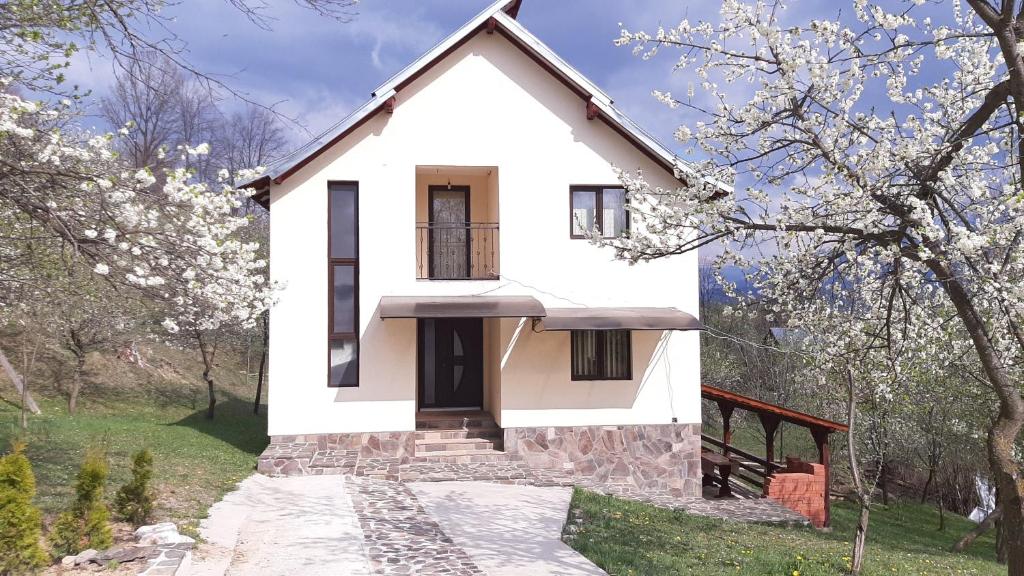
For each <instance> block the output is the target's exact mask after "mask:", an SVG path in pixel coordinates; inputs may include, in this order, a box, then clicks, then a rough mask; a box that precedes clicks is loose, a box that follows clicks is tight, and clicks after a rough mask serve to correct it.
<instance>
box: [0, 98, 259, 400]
mask: <svg viewBox="0 0 1024 576" xmlns="http://www.w3.org/2000/svg"><path fill="white" fill-rule="evenodd" d="M67 109H68V106H67V105H66V104H60V105H58V106H56V107H47V106H45V105H42V104H38V103H33V102H28V101H26V100H24V99H22V98H20V97H18V96H16V95H13V94H10V93H0V182H3V183H5V186H3V187H0V214H2V215H3V222H4V227H5V236H4V238H3V240H2V241H0V250H2V251H3V252H4V253H5V254H11V255H12V256H14V255H18V254H19V253H20V252H23V251H25V250H28V249H29V247H32V246H34V245H38V244H44V245H46V246H48V247H49V249H50V250H51V251H52V252H55V253H58V254H62V255H63V256H64V257H66V258H68V259H74V260H78V261H83V260H84V261H86V262H88V263H89V267H90V268H91V269H92V271H93V272H94V273H95V274H96V275H99V276H101V277H103V278H104V279H105V280H106V281H107V282H109V283H111V284H112V285H114V286H117V287H120V288H121V289H123V291H125V293H131V292H141V293H143V294H145V295H146V297H147V299H149V300H150V301H152V302H156V303H159V304H161V306H160V309H161V310H163V311H164V314H165V317H164V319H163V321H162V324H163V326H164V328H165V329H166V330H168V331H169V332H172V333H175V332H179V331H182V330H186V331H191V332H194V333H197V334H198V333H200V332H202V331H205V330H213V329H216V328H218V327H220V326H222V325H225V324H232V323H234V324H240V325H252V324H253V323H254V322H255V321H256V319H258V317H259V314H260V313H261V312H262V311H263V310H265V309H266V308H267V307H268V306H269V305H270V303H271V300H272V298H273V287H272V286H269V285H268V284H267V282H266V280H265V275H264V274H263V272H262V271H263V269H264V268H265V267H266V261H265V260H264V259H263V258H261V257H260V255H259V253H258V244H257V243H255V242H247V241H244V240H242V239H241V236H240V231H241V230H242V229H243V228H244V227H245V226H246V225H247V224H248V222H249V218H250V217H247V216H239V215H237V214H238V208H239V207H241V206H242V202H243V200H244V199H245V198H246V195H247V192H245V191H242V190H238V189H235V188H234V187H233V186H232V185H231V183H230V182H231V180H230V175H229V174H228V173H227V172H226V171H222V172H221V173H220V175H219V183H218V185H217V186H215V187H214V186H210V185H207V184H204V183H197V182H194V181H193V180H192V179H191V174H190V172H189V171H188V170H187V169H185V168H176V169H172V170H168V171H167V172H166V176H165V178H163V179H162V180H163V183H162V184H161V185H157V183H156V178H155V176H154V175H153V174H152V173H151V172H150V171H149V170H148V169H142V170H134V169H129V168H126V165H125V163H123V162H121V161H120V159H119V158H118V155H117V153H116V152H115V148H114V144H115V142H116V138H117V136H115V135H103V136H96V135H90V134H88V133H82V132H78V131H76V130H74V129H68V128H67V127H66V124H67V119H68V114H69V112H68V110H67ZM208 148H209V147H208V146H207V145H200V146H198V147H196V148H183V149H182V150H181V153H182V155H183V156H185V157H189V156H197V155H202V154H205V153H207V152H208ZM251 176H252V174H251V171H250V173H246V174H242V175H240V177H243V178H244V177H251ZM12 261H14V262H24V263H25V266H26V267H31V266H33V265H35V264H36V263H38V258H32V257H19V258H13V259H12ZM32 278H33V275H32V274H31V273H22V272H20V271H19V269H18V268H16V267H5V268H4V269H3V270H2V271H0V289H2V290H3V292H2V293H0V296H2V298H0V303H6V304H8V305H10V304H12V303H17V297H18V295H19V294H25V293H26V292H25V291H23V290H20V288H21V286H22V284H24V283H25V282H27V281H31V279H32ZM43 293H45V292H43ZM125 297H127V296H125ZM205 360H207V356H206V353H205V350H204V361H205ZM211 366H212V358H210V359H209V363H208V365H207V372H209V369H210V368H211ZM207 383H208V387H209V392H210V407H209V412H208V413H209V415H210V416H211V417H212V414H213V405H214V403H215V401H214V396H213V387H212V379H209V378H208V379H207Z"/></svg>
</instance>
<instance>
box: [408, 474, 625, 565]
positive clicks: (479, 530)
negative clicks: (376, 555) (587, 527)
mask: <svg viewBox="0 0 1024 576" xmlns="http://www.w3.org/2000/svg"><path fill="white" fill-rule="evenodd" d="M409 487H410V488H411V489H412V491H413V493H414V494H415V495H416V498H417V499H418V500H419V502H420V505H421V506H423V508H424V509H425V510H426V511H427V513H428V514H429V515H430V516H431V517H433V518H434V519H435V520H436V521H437V523H438V524H439V525H440V526H441V528H442V529H443V530H444V531H445V532H446V533H447V534H448V535H449V536H451V538H452V540H454V541H455V544H457V545H458V546H459V547H461V548H462V549H463V550H465V551H466V553H467V554H469V557H470V558H472V559H473V561H474V562H475V563H476V565H477V566H478V567H480V568H481V569H482V570H483V571H484V572H485V573H487V574H488V575H489V576H521V575H523V574H558V575H561V576H570V575H571V576H577V575H578V576H584V575H593V574H604V573H605V572H604V571H603V570H601V569H599V568H598V567H597V566H594V564H592V563H591V562H590V561H589V560H587V559H586V558H584V557H583V556H580V555H579V554H578V553H577V552H576V551H575V550H573V549H572V548H570V547H568V546H566V545H565V544H564V543H563V542H562V540H561V535H562V525H563V524H565V517H566V514H567V513H568V511H569V500H570V499H571V498H572V488H538V487H536V486H508V485H504V484H493V483H488V482H418V483H413V484H410V485H409Z"/></svg>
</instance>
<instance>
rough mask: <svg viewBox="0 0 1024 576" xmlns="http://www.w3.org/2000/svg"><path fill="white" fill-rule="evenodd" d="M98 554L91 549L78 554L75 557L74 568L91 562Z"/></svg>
mask: <svg viewBox="0 0 1024 576" xmlns="http://www.w3.org/2000/svg"><path fill="white" fill-rule="evenodd" d="M98 554H99V552H98V551H97V550H95V549H93V548H89V549H88V550H83V551H82V552H79V553H78V556H75V566H81V565H82V564H85V563H86V562H89V561H91V560H92V559H93V558H95V557H96V556H97V555H98Z"/></svg>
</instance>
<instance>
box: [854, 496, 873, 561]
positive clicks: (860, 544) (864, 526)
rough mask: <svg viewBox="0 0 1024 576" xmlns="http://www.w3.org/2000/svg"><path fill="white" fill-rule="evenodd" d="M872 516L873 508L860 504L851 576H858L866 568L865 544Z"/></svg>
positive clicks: (864, 503)
mask: <svg viewBox="0 0 1024 576" xmlns="http://www.w3.org/2000/svg"><path fill="white" fill-rule="evenodd" d="M870 515H871V506H870V505H869V504H868V503H867V502H866V501H862V502H861V504H860V516H859V517H858V518H857V533H856V535H855V536H854V537H853V559H852V560H851V564H850V574H851V575H852V576H857V575H858V574H860V571H861V568H863V566H864V543H865V542H866V541H867V538H868V517H869V516H870Z"/></svg>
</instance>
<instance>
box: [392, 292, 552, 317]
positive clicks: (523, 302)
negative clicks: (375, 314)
mask: <svg viewBox="0 0 1024 576" xmlns="http://www.w3.org/2000/svg"><path fill="white" fill-rule="evenodd" d="M545 315H546V312H545V311H544V306H543V305H542V304H541V303H540V301H538V300H537V299H536V298H533V297H532V296H383V297H381V299H380V317H381V319H382V320H386V319H388V318H540V317H544V316H545Z"/></svg>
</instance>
